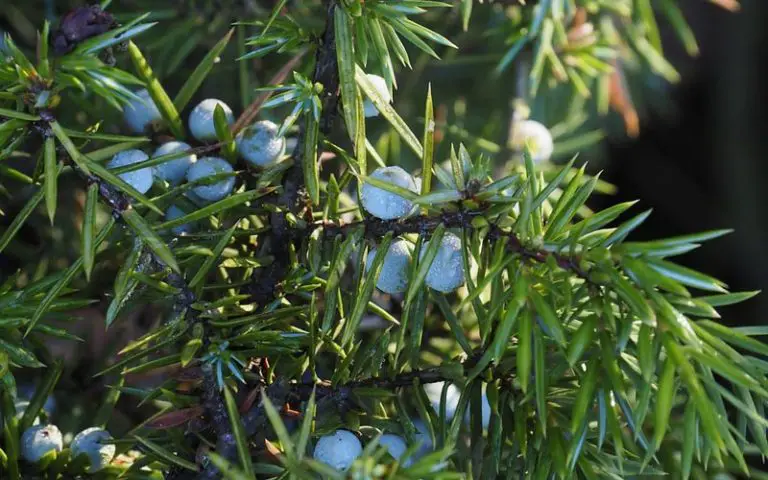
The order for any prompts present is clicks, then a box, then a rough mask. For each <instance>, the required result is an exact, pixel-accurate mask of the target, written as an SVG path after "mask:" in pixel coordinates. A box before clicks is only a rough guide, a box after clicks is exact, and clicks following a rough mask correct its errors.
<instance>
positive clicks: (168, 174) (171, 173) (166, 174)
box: [152, 140, 197, 186]
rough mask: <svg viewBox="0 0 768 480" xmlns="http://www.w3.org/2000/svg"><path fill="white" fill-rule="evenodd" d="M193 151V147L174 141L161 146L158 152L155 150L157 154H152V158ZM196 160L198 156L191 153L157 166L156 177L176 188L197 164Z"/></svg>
mask: <svg viewBox="0 0 768 480" xmlns="http://www.w3.org/2000/svg"><path fill="white" fill-rule="evenodd" d="M191 149H192V147H190V146H189V145H188V144H186V143H184V142H177V141H175V140H174V141H172V142H167V143H164V144H162V145H160V146H159V147H158V148H157V150H155V153H154V154H152V158H157V157H162V156H163V155H172V154H174V153H179V152H186V151H188V150H191ZM196 160H197V155H195V154H194V153H190V154H189V155H184V156H183V157H179V158H177V159H175V160H170V161H167V162H165V163H161V164H160V165H157V166H155V175H156V176H157V177H158V178H160V179H163V180H165V181H166V182H168V183H169V184H171V185H172V186H176V185H178V184H180V183H181V182H182V181H183V180H184V177H185V176H186V175H187V170H189V167H190V166H191V165H192V164H193V163H195V161H196Z"/></svg>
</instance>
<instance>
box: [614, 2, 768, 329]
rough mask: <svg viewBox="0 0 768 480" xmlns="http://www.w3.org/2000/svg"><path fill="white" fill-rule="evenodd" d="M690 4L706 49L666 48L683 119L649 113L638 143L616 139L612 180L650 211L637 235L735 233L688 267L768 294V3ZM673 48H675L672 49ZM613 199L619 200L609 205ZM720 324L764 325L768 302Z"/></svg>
mask: <svg viewBox="0 0 768 480" xmlns="http://www.w3.org/2000/svg"><path fill="white" fill-rule="evenodd" d="M682 3H684V4H687V6H688V7H694V5H693V4H694V3H695V4H696V5H695V8H688V9H687V11H688V15H689V18H690V20H691V23H692V25H693V26H694V29H695V31H696V32H697V36H698V38H699V41H700V44H701V56H700V57H699V58H695V59H691V58H688V57H687V56H686V55H685V54H684V53H683V52H681V51H680V49H679V48H677V49H675V48H670V50H669V54H670V55H671V56H672V61H673V63H674V64H675V65H677V66H678V68H679V69H680V71H681V73H682V76H683V81H682V82H681V83H680V84H679V85H677V86H675V87H673V94H672V99H673V100H674V102H675V109H676V110H677V113H676V115H675V116H674V117H672V118H664V117H662V116H661V115H654V114H651V115H650V116H649V117H648V118H647V119H645V120H644V122H643V129H642V130H641V135H640V137H639V138H638V139H637V140H635V141H617V140H611V141H609V144H610V148H609V151H610V161H609V162H608V164H607V167H606V174H607V175H606V177H607V179H608V180H610V181H612V182H614V183H616V184H617V185H618V186H619V189H620V190H619V193H618V196H619V197H620V198H621V199H636V198H640V199H642V202H643V203H644V204H645V205H647V206H650V207H652V208H653V209H654V213H653V215H651V217H650V218H649V219H648V221H647V222H646V223H645V224H643V225H642V226H641V227H640V229H639V230H638V231H637V233H636V234H637V235H638V236H642V237H643V238H652V237H660V236H668V235H675V234H684V233H690V232H692V231H696V230H701V229H715V228H724V227H729V228H733V229H734V230H735V231H734V233H732V234H731V235H729V236H726V237H725V238H722V239H719V240H716V241H714V242H712V243H709V244H706V245H704V246H703V247H702V248H700V249H699V250H696V251H693V252H692V253H689V254H687V255H686V256H685V257H683V258H684V263H686V264H687V265H689V266H691V267H693V268H696V269H701V270H703V271H707V272H708V273H711V274H713V275H715V276H717V277H719V278H720V279H722V280H723V281H725V282H726V283H728V285H729V286H730V287H731V288H732V289H733V290H734V291H740V290H755V289H763V290H764V289H765V288H766V287H768V255H767V254H766V248H768V214H767V213H766V212H767V211H766V206H767V205H768V163H766V160H767V159H768V110H767V109H766V107H767V106H768V83H767V82H766V78H767V77H766V75H767V74H768V30H766V28H765V25H766V24H768V2H765V1H763V0H743V2H742V10H741V12H740V13H738V14H735V15H732V14H726V13H724V12H723V11H722V10H720V9H719V8H717V7H715V6H714V5H705V6H703V7H701V2H698V1H697V2H682ZM668 44H670V45H674V42H668ZM607 201H608V202H612V201H613V199H610V200H607ZM725 312H726V313H725V315H724V317H725V318H724V320H725V321H727V322H729V323H732V322H737V323H741V324H752V325H756V324H764V323H765V320H766V313H768V297H766V296H765V295H760V296H758V297H756V298H754V299H752V300H750V301H748V302H745V303H743V304H740V305H736V306H733V307H729V309H726V310H725Z"/></svg>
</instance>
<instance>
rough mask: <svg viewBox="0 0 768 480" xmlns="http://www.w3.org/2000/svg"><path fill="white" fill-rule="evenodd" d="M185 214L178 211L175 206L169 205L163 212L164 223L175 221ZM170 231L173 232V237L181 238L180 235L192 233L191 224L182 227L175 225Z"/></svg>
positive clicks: (180, 210)
mask: <svg viewBox="0 0 768 480" xmlns="http://www.w3.org/2000/svg"><path fill="white" fill-rule="evenodd" d="M186 214H187V212H185V211H184V210H182V209H180V208H179V207H177V206H176V205H171V206H170V207H168V209H167V210H166V211H165V220H166V221H171V220H176V219H177V218H181V217H183V216H184V215H186ZM171 231H172V232H173V234H174V235H179V236H181V235H184V234H185V233H190V232H191V231H192V224H191V223H184V224H182V225H177V226H175V227H171Z"/></svg>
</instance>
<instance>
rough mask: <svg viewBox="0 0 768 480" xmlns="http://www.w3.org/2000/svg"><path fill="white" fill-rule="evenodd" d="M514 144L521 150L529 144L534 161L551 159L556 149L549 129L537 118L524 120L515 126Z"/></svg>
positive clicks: (541, 161) (540, 161) (542, 161)
mask: <svg viewBox="0 0 768 480" xmlns="http://www.w3.org/2000/svg"><path fill="white" fill-rule="evenodd" d="M512 145H513V146H514V147H515V148H517V149H519V150H522V149H523V148H524V147H525V146H527V147H528V149H529V151H530V153H531V159H532V160H533V163H544V162H547V161H549V159H550V158H551V157H552V152H554V150H555V144H554V141H553V140H552V134H551V133H550V132H549V129H548V128H547V127H545V126H544V125H543V124H541V123H539V122H537V121H536V120H523V121H521V122H519V123H518V124H517V125H515V126H514V131H513V133H512Z"/></svg>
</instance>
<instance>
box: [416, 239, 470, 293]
mask: <svg viewBox="0 0 768 480" xmlns="http://www.w3.org/2000/svg"><path fill="white" fill-rule="evenodd" d="M425 253H426V244H425V247H424V248H423V249H422V251H421V254H420V257H419V258H423V257H424V254H425ZM426 283H427V286H429V287H430V288H433V289H435V290H437V291H438V292H443V293H450V292H452V291H454V290H456V289H457V288H459V287H460V286H462V285H463V284H464V262H463V260H462V256H461V239H460V238H459V237H457V236H456V235H454V234H452V233H450V232H448V233H446V234H445V235H444V236H443V239H442V241H441V242H440V246H439V247H438V248H437V255H435V258H434V260H433V261H432V265H430V267H429V271H428V272H427V278H426Z"/></svg>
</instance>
